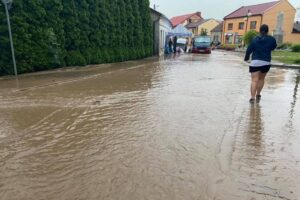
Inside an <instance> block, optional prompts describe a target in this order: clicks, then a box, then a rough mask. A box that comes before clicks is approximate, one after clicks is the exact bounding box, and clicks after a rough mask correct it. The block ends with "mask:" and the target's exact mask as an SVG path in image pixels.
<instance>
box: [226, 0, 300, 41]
mask: <svg viewBox="0 0 300 200" xmlns="http://www.w3.org/2000/svg"><path fill="white" fill-rule="evenodd" d="M295 15H296V9H295V8H294V7H293V6H292V5H291V4H290V3H289V1H288V0H280V1H274V2H269V3H263V4H257V5H252V6H244V7H241V8H239V9H238V10H236V11H234V12H232V13H230V14H229V15H227V16H226V17H225V18H224V24H223V33H224V34H223V37H222V43H224V44H242V43H243V36H244V35H245V33H246V32H248V31H249V30H255V31H257V32H259V28H260V26H261V25H262V24H267V25H268V26H269V30H270V34H271V35H273V36H274V37H275V38H276V40H277V42H278V43H279V44H281V43H283V42H292V43H295V42H300V37H299V34H295V33H293V27H294V19H295Z"/></svg>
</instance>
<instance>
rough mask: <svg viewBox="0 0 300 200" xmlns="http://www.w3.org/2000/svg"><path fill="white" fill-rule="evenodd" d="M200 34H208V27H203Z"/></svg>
mask: <svg viewBox="0 0 300 200" xmlns="http://www.w3.org/2000/svg"><path fill="white" fill-rule="evenodd" d="M200 35H201V36H207V29H204V28H202V29H201V33H200Z"/></svg>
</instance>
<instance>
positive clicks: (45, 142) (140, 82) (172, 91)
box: [0, 52, 300, 200]
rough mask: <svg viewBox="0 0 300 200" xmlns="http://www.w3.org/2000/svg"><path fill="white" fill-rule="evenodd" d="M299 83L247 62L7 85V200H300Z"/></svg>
mask: <svg viewBox="0 0 300 200" xmlns="http://www.w3.org/2000/svg"><path fill="white" fill-rule="evenodd" d="M299 83H300V71H299V70H288V69H275V68H274V69H272V70H271V72H270V73H269V76H268V77H267V84H266V87H265V90H264V92H263V94H262V95H263V98H262V100H261V102H260V103H259V104H255V105H250V104H249V103H248V99H249V84H250V78H249V74H248V68H247V67H246V66H245V64H244V63H243V62H242V61H241V58H240V57H238V56H237V55H233V54H230V53H226V52H213V54H212V55H183V56H179V57H171V58H169V59H166V60H165V59H160V60H158V59H146V60H143V61H135V62H127V63H122V64H112V65H103V66H100V67H87V68H75V69H62V70H59V71H52V72H43V73H37V74H31V75H23V76H21V77H20V79H19V81H18V83H17V82H16V81H15V80H12V79H6V78H5V79H3V78H2V79H0V125H1V126H0V199H1V200H2V199H3V200H19V199H26V200H27V199H34V200H36V199H47V200H50V199H55V200H59V199H66V200H69V199H70V200H74V199H78V200H81V199H82V200H85V199H101V200H135V199H136V200H142V199H145V200H146V199H149V200H156V199H157V200H177V199H178V200H183V199H184V200H299V199H300V105H299V100H300V97H299V95H300V92H299V90H300V88H299Z"/></svg>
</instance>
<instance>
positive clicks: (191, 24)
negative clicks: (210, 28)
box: [185, 19, 210, 28]
mask: <svg viewBox="0 0 300 200" xmlns="http://www.w3.org/2000/svg"><path fill="white" fill-rule="evenodd" d="M209 20H210V19H201V20H199V21H197V22H193V23H190V24H188V25H186V26H185V27H186V28H196V27H198V26H200V25H201V24H204V23H205V22H207V21H209Z"/></svg>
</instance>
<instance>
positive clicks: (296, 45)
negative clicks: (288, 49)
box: [292, 44, 300, 52]
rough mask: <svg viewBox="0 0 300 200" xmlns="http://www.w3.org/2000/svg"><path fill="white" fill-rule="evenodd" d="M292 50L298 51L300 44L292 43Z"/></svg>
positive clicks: (299, 50)
mask: <svg viewBox="0 0 300 200" xmlns="http://www.w3.org/2000/svg"><path fill="white" fill-rule="evenodd" d="M292 52H300V44H294V45H293V46H292Z"/></svg>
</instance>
